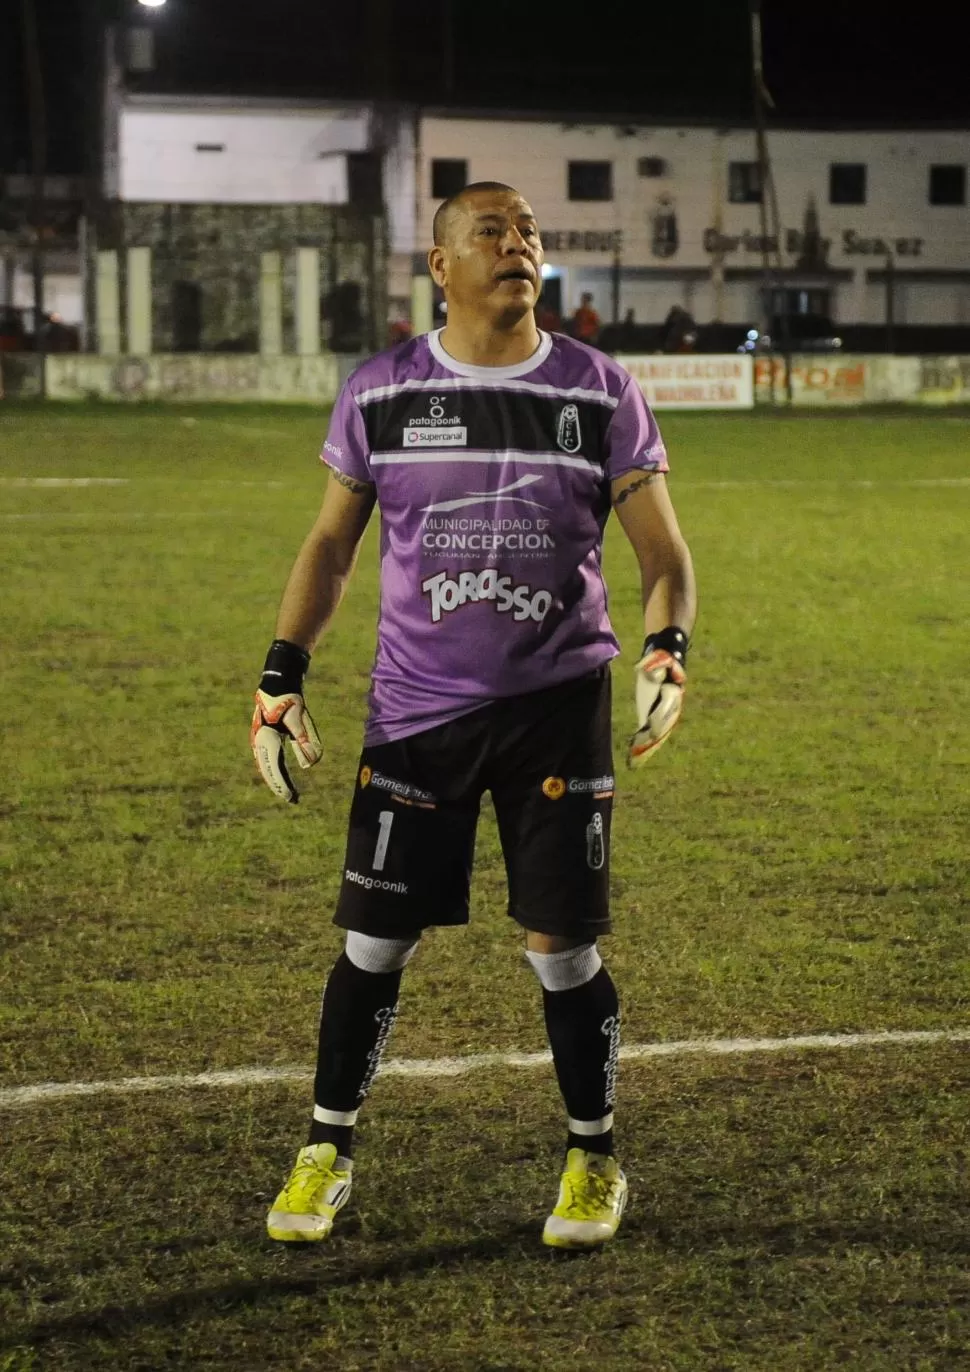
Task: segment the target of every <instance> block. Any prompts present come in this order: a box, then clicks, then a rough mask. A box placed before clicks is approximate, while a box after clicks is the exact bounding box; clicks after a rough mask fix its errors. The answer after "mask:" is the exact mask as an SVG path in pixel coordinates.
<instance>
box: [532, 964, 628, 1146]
mask: <svg viewBox="0 0 970 1372" xmlns="http://www.w3.org/2000/svg"><path fill="white" fill-rule="evenodd" d="M526 956H527V957H528V959H529V961H530V962H531V963H532V965H533V967H534V968H535V970H536V973H537V975H538V977H539V980H540V981H541V982H542V1002H543V1009H544V1011H545V1019H546V1032H547V1033H548V1035H549V1044H550V1047H551V1048H552V1060H553V1063H554V1065H555V1068H556V1076H557V1078H558V1080H559V1089H560V1091H561V1092H562V1098H563V1101H564V1103H565V1106H566V1114H567V1116H568V1129H569V1134H568V1138H567V1143H566V1147H567V1148H583V1149H585V1150H586V1151H587V1152H589V1153H603V1154H611V1153H612V1152H613V1104H614V1100H615V1097H616V1071H617V1059H618V1054H619V1048H620V1009H619V1001H618V999H617V994H616V987H615V986H614V984H613V979H612V977H611V976H610V974H609V972H608V971H607V970H606V968H605V967H604V966H603V963H602V960H601V959H600V956H599V953H598V952H597V950H596V945H595V944H586V945H585V946H584V947H582V948H571V949H568V950H566V952H565V953H532V952H529V953H527V954H526Z"/></svg>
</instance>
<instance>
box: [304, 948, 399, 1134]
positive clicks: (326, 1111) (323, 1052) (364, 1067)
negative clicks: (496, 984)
mask: <svg viewBox="0 0 970 1372" xmlns="http://www.w3.org/2000/svg"><path fill="white" fill-rule="evenodd" d="M355 939H356V940H357V943H356V944H355V943H354V942H353V940H355ZM377 944H383V945H385V946H386V948H387V950H388V952H389V953H392V954H393V953H394V952H395V950H396V956H390V957H386V956H385V957H383V958H382V957H377V958H369V957H368V951H369V950H368V947H367V945H377ZM416 946H417V941H416V940H415V941H413V943H412V942H411V941H403V940H402V941H398V940H391V939H380V940H377V939H367V940H364V939H363V938H362V936H360V935H351V936H350V937H349V938H348V951H349V952H353V953H354V956H355V958H356V961H352V960H351V957H350V956H348V952H343V953H341V954H340V957H339V958H338V959H337V961H336V962H335V963H334V966H333V970H332V971H331V973H330V976H329V977H328V978H327V985H326V989H325V990H324V993H323V1007H322V1009H321V1012H320V1035H319V1044H318V1049H317V1070H316V1075H315V1077H314V1082H313V1100H314V1107H313V1121H312V1123H311V1125H310V1136H309V1138H308V1140H307V1142H308V1143H332V1144H334V1146H335V1147H336V1149H337V1155H338V1157H344V1158H350V1157H351V1156H352V1149H353V1134H354V1125H355V1124H356V1123H357V1114H358V1111H359V1110H360V1107H361V1105H362V1103H363V1101H364V1098H365V1096H366V1095H367V1092H368V1091H369V1089H370V1086H371V1083H372V1082H373V1080H374V1077H375V1076H376V1074H377V1069H378V1068H379V1067H380V1064H381V1058H382V1056H383V1054H384V1048H385V1046H386V1044H387V1040H388V1038H389V1037H390V1034H391V1030H392V1029H393V1028H394V1021H395V1019H396V1018H397V1001H398V993H399V991H400V988H401V977H402V975H403V972H404V964H405V963H406V962H407V960H408V957H409V956H410V954H411V952H413V951H414V948H415V947H416ZM361 948H363V955H362V954H361ZM401 949H404V950H406V951H405V952H403V953H402V952H401V951H400V950H401ZM388 961H390V962H395V961H396V962H397V963H398V965H397V966H395V967H394V969H393V970H391V971H375V970H370V966H371V965H373V964H374V963H376V964H377V965H378V966H381V965H384V966H386V965H387V963H388ZM360 963H363V964H364V965H363V966H361V965H359V964H360Z"/></svg>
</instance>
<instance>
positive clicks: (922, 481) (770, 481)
mask: <svg viewBox="0 0 970 1372" xmlns="http://www.w3.org/2000/svg"><path fill="white" fill-rule="evenodd" d="M674 478H675V480H676V481H677V485H678V486H690V487H693V488H695V489H697V490H708V491H718V490H731V489H732V488H733V487H735V486H738V487H743V486H777V487H779V488H781V489H784V488H785V487H788V486H791V487H792V488H793V489H799V488H801V487H803V486H811V487H813V488H814V487H816V486H833V487H836V488H837V489H839V490H843V489H845V488H847V487H849V488H852V489H853V490H861V491H874V490H877V489H883V488H886V487H889V486H907V487H908V486H946V487H967V486H970V476H914V477H900V478H898V479H896V478H889V479H887V480H882V481H868V480H866V479H864V478H862V477H851V478H848V479H840V478H839V477H819V479H818V480H806V479H804V478H801V477H778V478H771V477H750V478H745V477H738V478H737V479H736V480H727V481H690V480H687V481H681V480H679V479H677V476H676V473H674Z"/></svg>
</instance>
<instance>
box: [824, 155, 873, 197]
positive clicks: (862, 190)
mask: <svg viewBox="0 0 970 1372" xmlns="http://www.w3.org/2000/svg"><path fill="white" fill-rule="evenodd" d="M865 203H866V164H865V162H832V163H830V165H829V204H830V205H864V204H865Z"/></svg>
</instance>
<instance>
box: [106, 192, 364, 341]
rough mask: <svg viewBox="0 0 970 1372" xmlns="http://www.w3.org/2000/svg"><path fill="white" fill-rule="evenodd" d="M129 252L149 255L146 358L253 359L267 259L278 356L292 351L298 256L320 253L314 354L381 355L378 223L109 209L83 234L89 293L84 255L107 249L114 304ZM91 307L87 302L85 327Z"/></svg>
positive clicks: (227, 209) (182, 208)
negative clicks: (275, 283) (275, 290)
mask: <svg viewBox="0 0 970 1372" xmlns="http://www.w3.org/2000/svg"><path fill="white" fill-rule="evenodd" d="M131 247H148V248H151V250H152V347H153V350H154V351H156V352H159V353H173V352H196V353H197V352H246V353H252V352H255V351H257V349H258V346H259V343H258V338H259V267H260V254H261V253H263V252H271V251H275V252H279V253H280V254H281V255H282V262H283V348H284V351H285V352H292V351H293V350H294V347H295V342H294V301H295V289H296V249H297V248H298V247H314V248H318V249H319V252H320V294H321V315H322V328H321V345H322V347H323V348H326V349H330V350H332V351H336V352H354V353H357V352H371V351H375V350H377V349H379V348H381V347H383V346H384V341H385V334H386V319H387V249H386V231H385V224H384V220H383V217H382V216H379V215H374V214H368V213H366V212H364V211H362V210H360V209H357V208H354V207H351V206H349V205H316V204H306V205H200V204H149V203H137V202H123V201H113V202H109V203H108V204H106V205H105V206H104V207H103V210H102V212H101V214H100V215H99V216H98V218H97V220H96V222H95V224H94V225H93V226H92V231H91V233H90V235H89V241H88V252H89V263H90V267H91V269H90V270H89V271H88V273H87V277H88V283H89V291H93V281H94V275H95V273H94V270H93V264H94V260H95V259H94V254H96V253H97V252H98V251H99V250H104V249H116V250H117V251H118V252H119V269H120V273H121V292H122V300H124V291H125V280H124V276H125V252H126V250H127V249H128V248H131ZM93 307H94V301H93V298H92V299H89V301H88V308H89V311H90V313H89V317H90V318H93V317H94V308H93ZM122 316H124V308H122ZM122 346H123V347H124V342H123V345H122Z"/></svg>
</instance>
